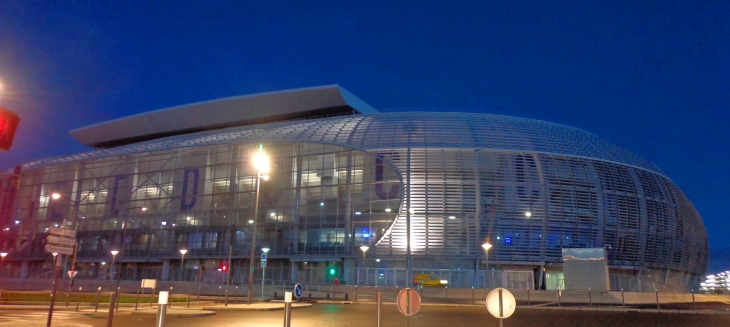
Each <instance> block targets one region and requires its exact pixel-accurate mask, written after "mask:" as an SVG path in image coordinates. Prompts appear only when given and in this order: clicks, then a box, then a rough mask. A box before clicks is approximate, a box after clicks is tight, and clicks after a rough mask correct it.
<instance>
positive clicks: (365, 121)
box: [23, 112, 664, 176]
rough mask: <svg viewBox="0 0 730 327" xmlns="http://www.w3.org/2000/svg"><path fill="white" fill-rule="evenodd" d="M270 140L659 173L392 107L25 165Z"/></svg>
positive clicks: (563, 136) (540, 138)
mask: <svg viewBox="0 0 730 327" xmlns="http://www.w3.org/2000/svg"><path fill="white" fill-rule="evenodd" d="M276 141H303V142H306V141H311V142H320V143H329V144H336V145H342V146H347V147H352V148H357V149H362V150H366V151H376V150H387V149H393V148H406V147H414V148H458V149H476V150H504V151H515V152H537V153H548V154H560V155H568V156H575V157H583V158H591V159H597V160H603V161H608V162H615V163H620V164H625V165H629V166H634V167H637V168H640V169H644V170H648V171H651V172H654V173H657V174H659V175H662V176H664V174H663V173H662V172H661V171H660V170H659V168H657V167H656V166H654V165H653V164H651V163H649V162H648V161H647V160H646V159H644V158H641V157H639V156H637V155H635V154H633V153H631V152H629V151H627V150H625V149H623V148H621V147H619V146H616V145H614V144H612V143H609V142H607V141H604V140H602V139H600V138H598V137H597V136H596V135H594V134H591V133H588V132H585V131H583V130H580V129H577V128H572V127H568V126H565V125H560V124H554V123H549V122H545V121H540V120H534V119H525V118H518V117H511V116H501V115H491V114H473V113H456V112H394V113H379V114H365V115H350V116H339V117H331V118H321V119H311V120H297V121H283V122H272V123H265V124H256V125H247V126H238V127H230V128H225V129H217V130H211V131H203V132H197V133H193V134H183V135H176V136H171V137H166V138H161V139H155V140H150V141H145V142H140V143H134V144H129V145H125V146H120V147H117V148H111V149H103V150H96V151H92V152H87V153H81V154H76V155H71V156H66V157H59V158H50V159H44V160H39V161H34V162H30V163H27V164H25V165H24V166H23V169H35V168H41V167H45V166H50V165H57V164H62V163H66V162H73V161H77V160H87V159H93V158H101V157H108V156H116V155H124V154H133V153H143V152H148V151H155V150H164V149H173V148H181V147H195V146H204V145H215V144H230V143H247V142H276Z"/></svg>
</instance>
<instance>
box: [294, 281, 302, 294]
mask: <svg viewBox="0 0 730 327" xmlns="http://www.w3.org/2000/svg"><path fill="white" fill-rule="evenodd" d="M303 291H304V288H302V284H299V283H297V284H296V285H294V296H296V297H302V292H303Z"/></svg>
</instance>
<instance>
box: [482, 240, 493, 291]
mask: <svg viewBox="0 0 730 327" xmlns="http://www.w3.org/2000/svg"><path fill="white" fill-rule="evenodd" d="M482 248H483V249H484V256H485V257H486V258H487V271H486V272H485V275H484V277H485V278H486V277H487V276H486V273H487V272H489V249H491V248H492V244H489V242H486V243H484V244H482ZM485 282H486V281H485ZM484 286H487V285H486V283H485V285H484Z"/></svg>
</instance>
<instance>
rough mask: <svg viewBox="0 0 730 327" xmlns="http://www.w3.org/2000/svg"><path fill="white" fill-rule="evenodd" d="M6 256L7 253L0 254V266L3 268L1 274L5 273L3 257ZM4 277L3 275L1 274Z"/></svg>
mask: <svg viewBox="0 0 730 327" xmlns="http://www.w3.org/2000/svg"><path fill="white" fill-rule="evenodd" d="M6 255H8V253H7V252H0V257H2V260H0V265H2V266H3V273H4V272H5V256H6ZM3 275H5V274H3Z"/></svg>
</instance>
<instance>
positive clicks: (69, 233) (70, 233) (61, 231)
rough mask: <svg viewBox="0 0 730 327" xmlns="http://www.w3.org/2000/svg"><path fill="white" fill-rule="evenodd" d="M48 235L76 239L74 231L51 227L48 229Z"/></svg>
mask: <svg viewBox="0 0 730 327" xmlns="http://www.w3.org/2000/svg"><path fill="white" fill-rule="evenodd" d="M49 233H51V234H52V235H58V236H65V237H71V238H76V231H75V230H71V229H64V228H58V227H51V228H50V229H49Z"/></svg>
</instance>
